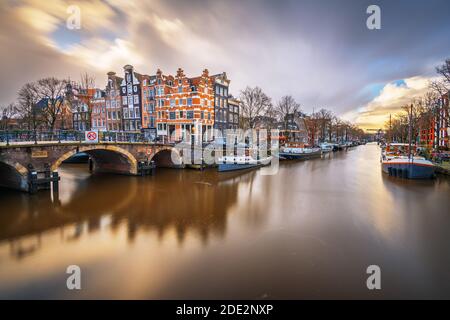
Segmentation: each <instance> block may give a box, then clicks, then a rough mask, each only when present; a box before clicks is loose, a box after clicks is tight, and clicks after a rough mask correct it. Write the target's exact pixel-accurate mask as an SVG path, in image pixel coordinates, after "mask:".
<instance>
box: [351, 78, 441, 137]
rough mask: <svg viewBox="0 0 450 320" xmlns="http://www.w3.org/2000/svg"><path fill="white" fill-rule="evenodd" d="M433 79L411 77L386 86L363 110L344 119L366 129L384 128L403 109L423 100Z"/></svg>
mask: <svg viewBox="0 0 450 320" xmlns="http://www.w3.org/2000/svg"><path fill="white" fill-rule="evenodd" d="M431 80H433V78H427V77H420V76H417V77H411V78H407V79H403V80H399V81H394V82H390V83H388V84H386V85H385V86H384V87H383V88H382V89H381V91H380V93H379V94H378V95H377V96H376V97H375V98H374V99H373V100H371V101H370V102H369V103H367V104H366V105H365V106H363V107H362V108H359V109H356V110H352V111H350V112H348V113H346V114H345V115H344V118H346V119H348V120H351V121H354V122H355V123H356V124H358V125H360V126H361V127H363V128H365V129H377V128H382V127H383V126H384V123H385V122H386V121H387V120H388V119H389V114H395V113H398V112H400V111H401V110H402V107H404V106H407V105H409V104H411V103H412V102H413V101H414V100H415V99H418V98H422V97H423V96H424V95H425V93H426V92H427V91H429V87H428V86H429V83H430V81H431Z"/></svg>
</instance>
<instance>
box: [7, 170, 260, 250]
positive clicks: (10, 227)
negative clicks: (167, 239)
mask: <svg viewBox="0 0 450 320" xmlns="http://www.w3.org/2000/svg"><path fill="white" fill-rule="evenodd" d="M254 176H255V172H254V171H253V172H247V173H246V172H239V173H237V172H233V173H230V174H225V175H223V174H222V175H221V174H219V173H217V172H216V171H214V170H207V171H204V172H202V173H199V172H196V171H179V170H161V171H160V172H158V175H157V176H155V177H147V178H145V179H143V178H138V177H120V176H109V175H101V176H96V175H94V176H92V177H91V178H89V179H88V180H87V182H88V183H86V181H84V182H83V183H82V184H80V186H79V187H78V188H76V189H75V192H74V193H73V194H72V195H71V197H70V200H69V201H68V202H67V203H63V204H61V203H59V205H55V203H58V201H55V200H52V197H51V196H50V193H49V194H47V196H46V194H45V193H42V194H40V195H39V197H30V196H28V195H23V194H16V193H11V197H10V198H11V199H9V198H8V201H7V202H6V203H5V208H6V209H7V210H5V212H4V214H2V215H1V216H0V241H2V240H10V239H16V240H14V243H12V244H11V253H12V255H14V256H16V257H23V256H25V255H27V254H31V253H33V252H35V250H37V249H39V248H40V247H41V245H42V243H41V241H40V240H39V241H36V242H35V243H34V244H29V243H28V242H27V245H26V246H25V245H24V244H22V243H21V242H20V239H22V238H24V237H29V236H32V235H37V237H38V238H39V239H40V236H41V235H45V233H46V232H49V231H50V230H52V231H55V230H58V229H59V230H60V231H59V232H60V234H61V236H60V241H63V242H65V241H74V240H77V239H79V238H81V237H82V236H83V234H86V232H88V233H91V232H96V231H98V230H100V229H102V225H103V223H102V222H103V220H104V219H103V218H104V217H108V219H110V221H109V222H108V226H109V227H108V228H111V229H112V230H114V229H117V228H119V227H120V226H121V225H123V223H126V225H127V228H128V237H129V239H130V240H133V239H134V237H135V236H136V234H137V233H138V232H139V231H149V230H155V231H156V232H157V234H158V236H159V237H160V238H162V237H163V236H164V235H165V233H166V232H167V231H168V230H175V231H176V234H177V238H178V240H179V242H180V243H182V242H183V240H184V239H185V237H186V234H187V233H188V232H195V233H197V234H198V235H200V237H201V239H203V241H204V242H205V243H206V242H207V241H208V238H209V237H210V235H211V234H217V235H219V236H223V235H224V234H225V232H226V222H227V213H228V211H229V208H230V207H231V206H233V205H234V204H235V203H236V202H237V192H238V186H239V185H240V184H241V185H242V184H248V183H250V184H252V183H253V179H254ZM3 201H4V202H5V200H3ZM17 239H19V240H17ZM0 243H1V242H0Z"/></svg>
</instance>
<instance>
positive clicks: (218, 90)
mask: <svg viewBox="0 0 450 320" xmlns="http://www.w3.org/2000/svg"><path fill="white" fill-rule="evenodd" d="M219 93H220V88H219V86H216V94H219Z"/></svg>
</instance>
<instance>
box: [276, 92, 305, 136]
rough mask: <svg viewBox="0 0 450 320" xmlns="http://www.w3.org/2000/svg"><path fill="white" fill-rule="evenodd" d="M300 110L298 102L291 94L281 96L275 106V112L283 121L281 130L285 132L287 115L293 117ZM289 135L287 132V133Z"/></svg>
mask: <svg viewBox="0 0 450 320" xmlns="http://www.w3.org/2000/svg"><path fill="white" fill-rule="evenodd" d="M299 112H300V104H298V103H297V102H296V101H295V99H294V98H293V97H292V96H283V97H281V99H280V101H279V102H278V103H277V105H276V106H275V114H276V115H277V116H278V118H279V119H280V121H282V122H283V130H284V131H285V132H287V130H288V123H289V117H291V116H292V117H295V115H296V114H297V113H299ZM288 135H289V133H288Z"/></svg>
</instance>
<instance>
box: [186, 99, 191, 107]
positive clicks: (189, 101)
mask: <svg viewBox="0 0 450 320" xmlns="http://www.w3.org/2000/svg"><path fill="white" fill-rule="evenodd" d="M187 105H188V106H192V98H188V99H187Z"/></svg>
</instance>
